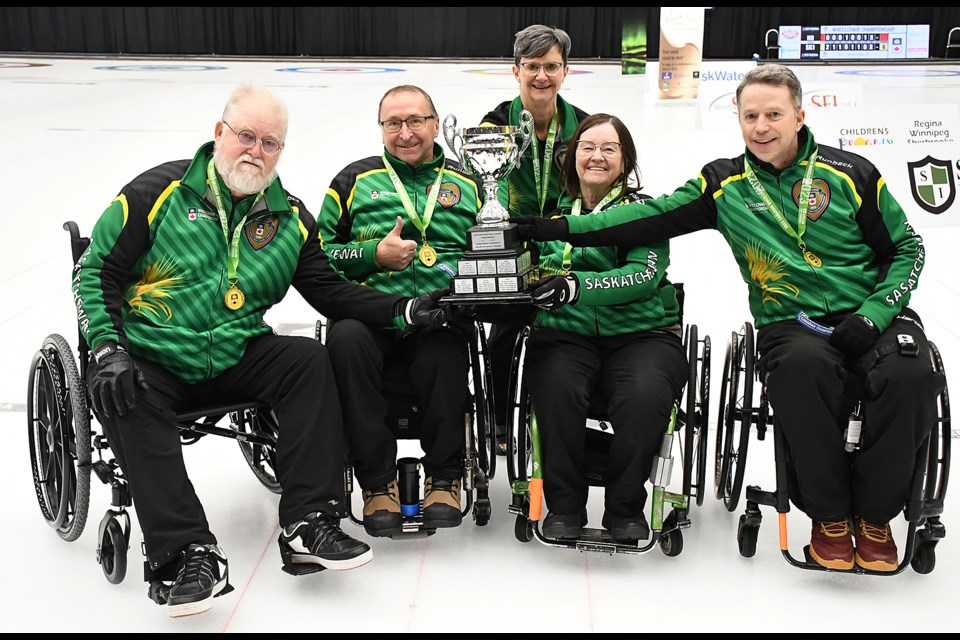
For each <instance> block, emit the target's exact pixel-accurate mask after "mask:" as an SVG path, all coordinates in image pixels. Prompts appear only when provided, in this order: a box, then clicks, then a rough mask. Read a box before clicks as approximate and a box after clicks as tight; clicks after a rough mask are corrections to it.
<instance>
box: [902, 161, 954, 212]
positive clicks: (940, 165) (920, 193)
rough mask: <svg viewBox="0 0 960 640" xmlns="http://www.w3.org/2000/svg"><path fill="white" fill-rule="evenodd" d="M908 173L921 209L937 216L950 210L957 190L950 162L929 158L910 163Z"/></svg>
mask: <svg viewBox="0 0 960 640" xmlns="http://www.w3.org/2000/svg"><path fill="white" fill-rule="evenodd" d="M907 172H908V173H909V174H910V191H911V193H913V199H914V200H915V201H916V203H917V204H918V205H920V208H921V209H923V210H924V211H928V212H930V213H932V214H935V215H936V214H941V213H943V212H944V211H946V210H947V209H949V208H950V205H952V204H953V200H954V198H955V197H956V194H957V190H956V184H955V182H954V178H953V166H952V165H951V164H950V162H949V161H947V160H938V159H937V158H932V157H930V156H927V157H926V158H924V159H923V160H918V161H917V162H908V163H907Z"/></svg>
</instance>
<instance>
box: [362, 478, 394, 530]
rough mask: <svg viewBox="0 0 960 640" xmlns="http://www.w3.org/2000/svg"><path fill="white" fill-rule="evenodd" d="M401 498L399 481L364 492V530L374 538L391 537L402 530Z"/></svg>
mask: <svg viewBox="0 0 960 640" xmlns="http://www.w3.org/2000/svg"><path fill="white" fill-rule="evenodd" d="M402 523H403V515H402V514H401V513H400V497H399V492H398V490H397V481H396V480H393V481H391V482H390V484H387V485H384V486H382V487H376V488H374V489H369V490H364V492H363V528H364V529H366V530H367V533H368V534H370V535H371V536H374V537H381V536H390V535H392V534H394V533H396V531H398V530H399V529H400V525H401V524H402Z"/></svg>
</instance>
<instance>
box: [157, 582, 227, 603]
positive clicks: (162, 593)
mask: <svg viewBox="0 0 960 640" xmlns="http://www.w3.org/2000/svg"><path fill="white" fill-rule="evenodd" d="M172 586H173V584H167V583H166V582H164V581H163V580H151V581H150V584H149V586H148V587H147V597H148V598H150V599H151V600H153V601H154V602H156V603H157V604H159V605H165V604H167V601H168V600H169V599H170V588H171V587H172ZM231 591H233V585H231V584H230V582H229V579H228V581H227V584H225V585H224V586H223V589H221V590H220V591H219V592H218V593H215V594H214V596H213V597H214V598H219V597H220V596H225V595H227V594H228V593H230V592H231Z"/></svg>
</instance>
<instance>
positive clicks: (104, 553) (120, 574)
mask: <svg viewBox="0 0 960 640" xmlns="http://www.w3.org/2000/svg"><path fill="white" fill-rule="evenodd" d="M97 561H98V562H99V563H100V568H101V569H103V575H104V576H105V577H106V578H107V582H109V583H110V584H120V583H121V582H123V579H124V578H125V577H126V575H127V537H126V536H125V535H124V534H123V529H122V528H121V527H120V523H119V522H117V521H116V519H114V518H110V519H109V520H107V523H106V526H105V527H104V529H103V535H102V536H101V537H100V548H99V549H97Z"/></svg>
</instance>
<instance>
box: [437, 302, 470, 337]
mask: <svg viewBox="0 0 960 640" xmlns="http://www.w3.org/2000/svg"><path fill="white" fill-rule="evenodd" d="M440 308H441V309H443V313H444V315H446V316H447V324H448V325H449V326H451V327H453V328H454V329H457V330H458V331H460V332H461V333H465V334H470V333H472V332H473V324H474V322H476V320H477V307H476V306H475V305H472V304H453V303H450V302H447V303H444V304H441V305H440Z"/></svg>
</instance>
